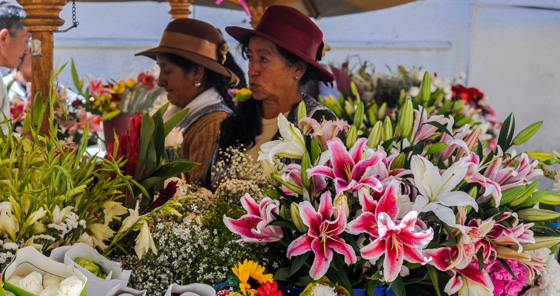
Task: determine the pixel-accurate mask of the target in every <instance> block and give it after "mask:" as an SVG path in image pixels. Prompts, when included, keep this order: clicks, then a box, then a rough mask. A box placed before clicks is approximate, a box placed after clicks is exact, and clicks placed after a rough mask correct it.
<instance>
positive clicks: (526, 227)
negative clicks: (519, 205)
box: [488, 212, 535, 252]
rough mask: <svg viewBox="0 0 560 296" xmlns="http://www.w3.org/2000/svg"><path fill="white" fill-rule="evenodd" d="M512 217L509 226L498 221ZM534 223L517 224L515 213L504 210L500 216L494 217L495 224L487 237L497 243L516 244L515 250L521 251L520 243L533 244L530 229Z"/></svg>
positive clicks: (533, 240)
mask: <svg viewBox="0 0 560 296" xmlns="http://www.w3.org/2000/svg"><path fill="white" fill-rule="evenodd" d="M510 217H513V221H511V222H510V223H511V227H506V226H505V225H503V224H500V223H499V222H501V221H504V220H506V219H508V218H510ZM533 225H535V223H527V224H523V223H521V224H519V218H518V217H517V213H512V212H505V213H504V214H503V215H502V216H501V217H500V218H498V219H496V224H495V225H494V228H492V231H490V233H488V237H489V238H490V239H491V240H492V241H493V242H494V243H495V244H497V245H517V252H523V246H522V245H521V244H534V243H535V238H534V236H533V231H532V230H530V228H531V227H533Z"/></svg>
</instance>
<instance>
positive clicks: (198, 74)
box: [193, 65, 205, 83]
mask: <svg viewBox="0 0 560 296" xmlns="http://www.w3.org/2000/svg"><path fill="white" fill-rule="evenodd" d="M204 70H205V69H204V67H202V66H200V65H194V66H193V78H194V81H198V82H201V83H202V82H203V81H202V78H204Z"/></svg>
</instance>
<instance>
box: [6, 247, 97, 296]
mask: <svg viewBox="0 0 560 296" xmlns="http://www.w3.org/2000/svg"><path fill="white" fill-rule="evenodd" d="M2 284H3V287H2V291H1V293H4V294H7V292H5V291H4V290H6V291H10V292H12V293H13V294H15V295H17V296H32V295H39V294H41V295H51V294H49V293H53V294H52V295H72V296H86V289H87V285H88V279H87V277H86V276H85V275H83V274H82V273H81V272H80V271H79V270H78V269H77V268H76V267H75V266H72V265H66V264H63V263H60V262H56V261H54V260H52V259H50V258H48V257H46V256H45V255H43V254H41V253H40V252H39V251H37V249H35V248H34V247H31V246H29V247H25V248H22V249H19V250H18V252H17V254H16V258H15V259H14V261H12V263H10V264H9V265H8V266H7V267H6V268H5V269H4V271H3V272H2Z"/></svg>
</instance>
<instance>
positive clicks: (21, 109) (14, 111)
mask: <svg viewBox="0 0 560 296" xmlns="http://www.w3.org/2000/svg"><path fill="white" fill-rule="evenodd" d="M25 105H26V102H25V101H20V102H17V101H16V102H15V103H14V105H13V106H12V107H10V117H11V118H12V120H14V121H16V120H19V119H22V118H24V117H25Z"/></svg>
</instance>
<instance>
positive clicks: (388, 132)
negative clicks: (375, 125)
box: [383, 116, 393, 141]
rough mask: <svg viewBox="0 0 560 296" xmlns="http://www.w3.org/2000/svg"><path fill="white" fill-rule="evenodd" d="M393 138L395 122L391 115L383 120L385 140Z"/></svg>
mask: <svg viewBox="0 0 560 296" xmlns="http://www.w3.org/2000/svg"><path fill="white" fill-rule="evenodd" d="M392 138H393V123H392V122H391V119H390V118H389V116H387V117H385V120H383V140H384V141H387V140H389V139H392Z"/></svg>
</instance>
